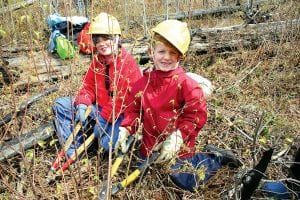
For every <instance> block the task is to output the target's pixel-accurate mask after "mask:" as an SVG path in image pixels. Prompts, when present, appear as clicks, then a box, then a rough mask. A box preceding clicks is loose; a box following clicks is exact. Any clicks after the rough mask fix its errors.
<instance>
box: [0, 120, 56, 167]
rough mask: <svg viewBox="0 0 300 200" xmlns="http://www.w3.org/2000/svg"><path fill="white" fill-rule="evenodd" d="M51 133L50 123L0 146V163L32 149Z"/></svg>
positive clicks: (52, 131)
mask: <svg viewBox="0 0 300 200" xmlns="http://www.w3.org/2000/svg"><path fill="white" fill-rule="evenodd" d="M53 133H54V129H53V125H52V123H47V124H44V125H42V126H40V127H38V128H37V129H34V130H32V131H30V132H28V133H25V134H22V135H20V136H19V137H16V138H14V139H12V140H10V141H8V142H5V143H3V144H0V162H1V161H4V160H5V159H8V158H11V157H13V156H16V155H18V154H21V153H22V152H23V150H26V149H28V148H31V147H33V146H34V145H35V144H37V143H38V142H39V141H43V140H47V139H48V138H50V137H51V136H52V135H53Z"/></svg>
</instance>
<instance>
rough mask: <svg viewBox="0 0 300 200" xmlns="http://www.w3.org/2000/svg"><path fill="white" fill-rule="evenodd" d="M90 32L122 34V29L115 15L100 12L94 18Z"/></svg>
mask: <svg viewBox="0 0 300 200" xmlns="http://www.w3.org/2000/svg"><path fill="white" fill-rule="evenodd" d="M89 34H105V35H121V29H120V25H119V22H118V20H117V19H116V18H115V17H114V16H112V15H109V14H107V13H100V14H99V15H97V16H96V17H95V18H94V19H93V20H92V22H91V25H90V28H89Z"/></svg>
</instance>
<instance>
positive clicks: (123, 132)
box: [115, 126, 129, 154]
mask: <svg viewBox="0 0 300 200" xmlns="http://www.w3.org/2000/svg"><path fill="white" fill-rule="evenodd" d="M128 136H129V131H128V130H127V129H126V128H124V127H121V126H120V127H119V137H118V140H117V142H116V145H115V153H116V154H118V150H119V149H120V148H121V151H122V153H126V150H127V148H126V141H127V139H128Z"/></svg>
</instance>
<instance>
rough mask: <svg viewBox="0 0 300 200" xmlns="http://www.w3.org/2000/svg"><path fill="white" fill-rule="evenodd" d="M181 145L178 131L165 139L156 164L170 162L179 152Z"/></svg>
mask: <svg viewBox="0 0 300 200" xmlns="http://www.w3.org/2000/svg"><path fill="white" fill-rule="evenodd" d="M182 143H183V139H182V135H181V132H180V130H177V131H174V132H173V133H172V134H171V135H169V136H168V137H167V139H166V140H165V141H164V142H163V143H162V145H161V149H160V155H159V157H158V158H157V160H156V162H165V161H168V160H171V159H172V157H173V156H174V155H175V154H176V153H177V151H179V150H180V146H181V145H182Z"/></svg>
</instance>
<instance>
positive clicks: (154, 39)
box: [150, 33, 181, 54]
mask: <svg viewBox="0 0 300 200" xmlns="http://www.w3.org/2000/svg"><path fill="white" fill-rule="evenodd" d="M157 44H164V45H166V46H168V47H172V48H173V49H176V51H178V52H179V53H180V54H181V52H180V51H179V50H178V49H177V48H176V47H175V46H174V45H173V44H171V43H170V42H169V41H168V40H166V39H165V38H164V37H162V36H161V35H159V34H158V33H154V34H153V36H152V37H151V39H150V48H151V49H154V48H155V46H156V45H157Z"/></svg>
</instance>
